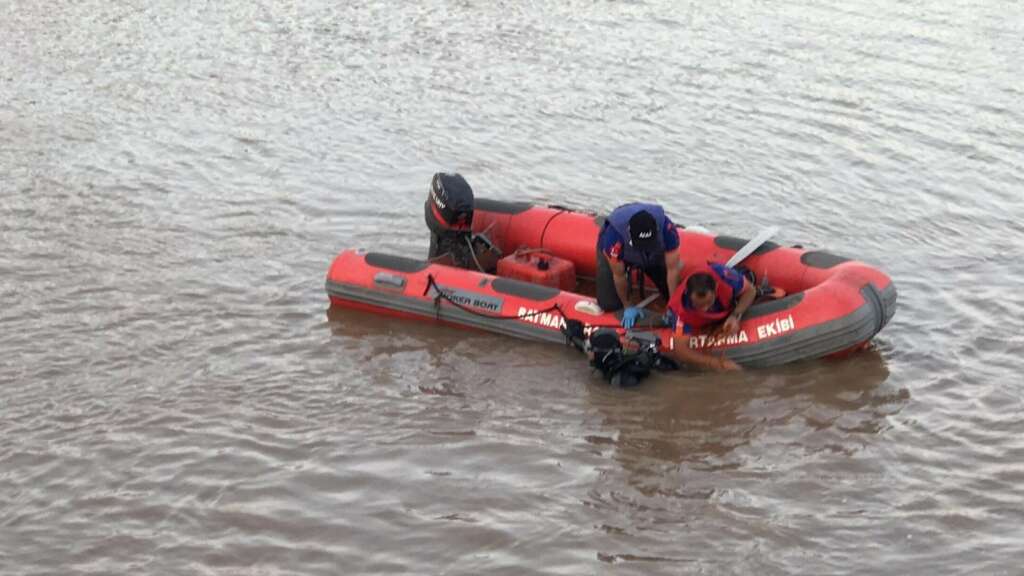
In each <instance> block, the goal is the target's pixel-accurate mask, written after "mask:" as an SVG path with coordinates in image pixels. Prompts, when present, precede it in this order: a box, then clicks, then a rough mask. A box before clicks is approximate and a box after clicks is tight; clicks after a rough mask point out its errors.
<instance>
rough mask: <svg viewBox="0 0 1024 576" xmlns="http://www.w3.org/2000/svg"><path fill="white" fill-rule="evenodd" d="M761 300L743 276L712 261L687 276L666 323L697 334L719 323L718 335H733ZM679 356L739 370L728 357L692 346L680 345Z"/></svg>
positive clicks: (671, 305)
mask: <svg viewBox="0 0 1024 576" xmlns="http://www.w3.org/2000/svg"><path fill="white" fill-rule="evenodd" d="M756 297H757V290H756V289H755V288H754V285H753V284H751V283H750V281H749V280H747V279H746V278H745V277H744V276H743V275H742V274H740V273H739V272H737V271H736V270H735V269H734V268H730V267H728V266H726V265H724V264H717V263H714V262H708V263H707V264H705V265H703V266H700V267H698V268H697V269H696V270H694V271H693V272H691V273H690V274H689V276H687V277H686V281H685V282H684V283H682V284H681V285H680V286H679V288H678V289H677V290H676V292H675V293H673V294H672V297H671V299H670V300H669V305H668V312H666V314H665V315H666V321H667V322H669V323H670V324H675V326H676V332H677V333H682V334H696V333H698V332H700V331H701V330H703V329H705V328H707V327H709V326H711V325H713V324H718V323H720V324H719V325H718V327H717V329H716V332H717V335H718V336H722V337H728V336H733V335H735V334H736V333H738V332H739V330H740V320H741V319H742V318H743V314H744V313H746V311H747V309H748V308H750V305H751V304H753V303H754V298H756ZM675 352H676V355H677V356H678V357H679V358H680V359H681V360H683V361H684V362H687V363H689V364H696V365H698V366H703V367H705V368H711V369H714V370H739V369H740V367H739V365H737V364H736V363H735V362H733V361H732V360H729V359H728V358H725V357H724V356H713V355H711V354H705V353H703V352H700V351H698V350H694V349H692V348H690V347H689V346H677V347H676V350H675Z"/></svg>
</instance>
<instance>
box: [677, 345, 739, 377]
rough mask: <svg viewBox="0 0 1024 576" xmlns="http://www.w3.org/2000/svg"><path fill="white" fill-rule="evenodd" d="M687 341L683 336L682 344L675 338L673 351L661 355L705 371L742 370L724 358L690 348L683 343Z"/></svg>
mask: <svg viewBox="0 0 1024 576" xmlns="http://www.w3.org/2000/svg"><path fill="white" fill-rule="evenodd" d="M687 339H688V338H687V337H686V336H683V337H682V339H681V340H683V342H679V341H678V340H680V339H678V338H677V342H676V347H675V350H665V351H663V352H662V353H663V354H667V355H669V356H671V357H672V358H675V359H676V360H679V361H680V362H683V363H684V364H689V365H690V366H698V367H700V368H704V369H705V370H714V371H716V372H735V371H737V370H742V369H743V368H740V366H739V364H737V363H735V362H733V361H732V360H729V359H728V358H726V357H725V356H712V355H711V354H706V353H704V352H701V351H699V350H694V349H693V348H690V346H689V345H688V344H687V342H685V340H687Z"/></svg>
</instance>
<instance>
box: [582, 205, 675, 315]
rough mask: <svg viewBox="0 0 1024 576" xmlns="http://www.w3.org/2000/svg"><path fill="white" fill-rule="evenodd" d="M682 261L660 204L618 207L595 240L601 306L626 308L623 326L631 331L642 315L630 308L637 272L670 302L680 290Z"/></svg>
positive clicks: (607, 309)
mask: <svg viewBox="0 0 1024 576" xmlns="http://www.w3.org/2000/svg"><path fill="white" fill-rule="evenodd" d="M682 267H683V263H682V261H681V260H680V259H679V235H678V234H677V233H676V227H675V224H673V223H672V221H671V220H670V219H669V217H668V216H666V215H665V210H664V209H662V207H661V206H659V205H657V204H643V203H639V202H634V203H631V204H624V205H622V206H619V207H618V208H616V209H615V210H614V211H612V213H611V214H609V215H608V217H607V218H606V219H605V222H604V227H603V228H602V229H601V232H600V234H599V235H598V237H597V304H598V306H600V307H601V309H602V310H604V311H606V312H613V311H616V310H622V309H623V308H625V310H624V311H623V314H622V325H623V326H624V327H626V328H632V327H633V325H634V324H635V323H636V320H637V319H638V318H641V317H643V316H644V314H643V312H642V311H641V310H640V309H639V308H636V307H633V306H629V302H630V300H629V296H630V295H629V292H630V287H631V283H632V282H631V278H632V276H633V273H634V271H639V272H642V273H641V274H639V275H638V276H639V282H643V277H644V276H647V277H648V278H650V279H651V281H652V282H653V283H654V285H655V286H657V287H658V292H660V293H661V296H662V297H663V298H664V299H665V301H666V302H667V301H668V299H669V296H670V295H671V294H672V293H673V292H675V290H676V288H677V287H678V286H679V275H680V270H682Z"/></svg>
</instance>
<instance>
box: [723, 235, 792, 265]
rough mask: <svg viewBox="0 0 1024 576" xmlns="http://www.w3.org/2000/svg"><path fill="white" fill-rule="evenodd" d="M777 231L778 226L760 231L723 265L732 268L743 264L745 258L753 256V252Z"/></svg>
mask: <svg viewBox="0 0 1024 576" xmlns="http://www.w3.org/2000/svg"><path fill="white" fill-rule="evenodd" d="M778 231H779V227H778V226H769V227H767V228H765V229H764V230H761V231H760V232H758V233H757V236H754V237H753V238H751V239H750V241H749V242H747V243H746V244H744V245H743V247H742V248H740V249H739V250H738V251H737V252H736V253H735V254H733V255H732V258H729V261H728V262H726V263H725V265H726V266H728V267H730V268H733V267H735V266H736V265H737V264H739V263H740V262H743V261H744V260H745V259H746V258H747V256H750V255H751V254H753V253H754V251H756V250H757V249H758V248H760V247H761V245H762V244H764V243H765V242H767V241H768V239H769V238H771V237H772V236H774V235H775V234H776V233H777V232H778Z"/></svg>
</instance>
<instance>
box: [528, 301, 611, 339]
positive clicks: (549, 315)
mask: <svg viewBox="0 0 1024 576" xmlns="http://www.w3.org/2000/svg"><path fill="white" fill-rule="evenodd" d="M516 316H518V317H519V319H520V320H522V321H524V322H529V323H531V324H537V325H540V326H544V327H546V328H554V329H556V330H561V329H563V328H565V317H563V316H562V315H561V314H559V313H558V312H541V311H539V310H533V309H531V308H526V307H524V306H520V307H519V311H518V312H516ZM594 330H595V328H594V327H593V326H591V325H590V324H587V323H584V324H583V334H584V335H586V336H589V335H590V333H591V332H593V331H594Z"/></svg>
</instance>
